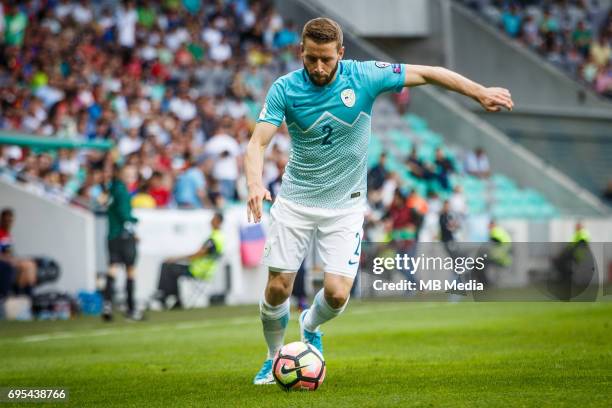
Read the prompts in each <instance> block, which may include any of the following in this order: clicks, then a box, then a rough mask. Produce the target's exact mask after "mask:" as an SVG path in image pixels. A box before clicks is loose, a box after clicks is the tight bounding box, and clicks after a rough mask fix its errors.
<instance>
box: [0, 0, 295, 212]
mask: <svg viewBox="0 0 612 408" xmlns="http://www.w3.org/2000/svg"><path fill="white" fill-rule="evenodd" d="M298 43H299V35H298V33H297V32H296V30H295V27H294V25H293V24H292V23H291V22H289V21H284V20H283V18H282V17H281V16H280V15H279V14H278V13H277V12H276V11H275V9H274V7H273V6H272V5H271V2H269V1H266V0H262V1H246V0H228V1H205V2H200V1H199V0H198V1H190V0H183V1H180V0H174V1H173V0H168V1H162V2H156V1H146V0H143V1H138V2H135V1H130V0H128V1H125V2H121V3H119V2H90V1H89V0H78V1H76V0H55V1H54V0H48V1H25V2H13V1H4V2H1V3H0V129H1V130H8V131H16V132H22V133H27V134H34V135H41V136H48V137H56V138H66V139H70V140H93V139H96V140H97V139H110V140H112V141H113V142H115V143H116V148H115V149H113V150H111V151H99V150H68V149H65V150H64V149H61V150H52V151H41V150H37V148H36V147H35V146H34V147H32V148H29V147H19V146H0V149H1V150H0V166H1V167H2V168H3V169H4V176H5V177H10V178H13V179H14V180H16V181H18V182H21V183H24V185H26V186H27V187H28V188H30V189H32V190H34V191H37V192H39V193H41V194H45V195H50V196H54V197H56V198H58V199H60V200H64V201H71V202H74V203H75V204H77V205H80V206H83V207H86V208H94V209H95V208H96V207H99V206H100V205H102V204H103V202H104V197H105V189H106V186H107V185H108V181H109V179H110V177H111V174H112V166H113V164H114V163H119V164H120V165H122V166H124V167H127V173H128V174H129V179H130V183H129V184H128V188H129V191H130V193H132V194H133V195H134V204H135V206H137V207H161V208H163V207H168V206H173V207H180V208H200V207H205V206H208V207H220V206H222V205H223V203H224V202H226V201H231V200H235V199H240V198H241V197H243V196H244V194H246V192H245V190H246V188H245V186H244V182H243V181H242V173H241V168H240V167H241V160H239V157H240V156H241V155H242V152H243V150H244V146H245V144H246V142H247V141H248V137H249V134H250V131H251V128H252V126H253V121H252V120H251V119H249V117H251V118H252V117H253V115H252V111H253V109H256V108H253V106H257V105H255V102H256V101H261V100H262V99H263V97H264V96H265V92H266V89H267V86H268V84H269V83H270V81H271V80H273V79H274V78H275V77H276V76H278V75H279V74H282V73H284V72H287V71H289V70H293V69H296V68H297V67H299V66H301V63H300V62H299V60H298V58H297V54H296V52H297V47H296V46H297V44H298ZM279 133H280V134H279V135H278V136H277V137H276V138H275V143H274V145H273V146H272V147H271V149H270V151H269V159H270V160H268V162H269V163H270V164H269V166H268V168H267V169H266V177H267V179H268V181H270V182H271V181H273V180H275V179H276V178H277V176H278V168H279V167H280V166H278V165H276V162H277V161H278V162H281V163H284V162H286V160H287V154H288V148H289V145H290V143H289V141H288V136H287V133H286V129H282V130H281V132H279ZM7 170H9V171H7Z"/></svg>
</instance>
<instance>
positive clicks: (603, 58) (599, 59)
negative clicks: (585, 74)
mask: <svg viewBox="0 0 612 408" xmlns="http://www.w3.org/2000/svg"><path fill="white" fill-rule="evenodd" d="M611 55H612V49H611V48H610V43H609V41H608V39H607V38H606V37H605V36H604V35H600V36H599V38H598V39H597V41H594V42H593V43H592V44H591V58H592V59H593V62H594V63H595V64H596V65H597V66H599V67H602V66H604V65H606V64H607V63H608V61H610V56H611Z"/></svg>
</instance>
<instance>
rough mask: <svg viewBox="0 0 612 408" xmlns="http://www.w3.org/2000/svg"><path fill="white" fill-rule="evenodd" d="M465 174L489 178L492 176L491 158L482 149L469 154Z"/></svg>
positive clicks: (478, 148)
mask: <svg viewBox="0 0 612 408" xmlns="http://www.w3.org/2000/svg"><path fill="white" fill-rule="evenodd" d="M465 172H466V173H468V174H469V175H471V176H474V177H478V178H488V177H489V176H490V175H491V168H490V166H489V158H488V157H487V154H486V153H485V151H484V149H483V148H482V147H477V148H476V149H474V151H473V152H469V153H468V155H467V157H466V159H465Z"/></svg>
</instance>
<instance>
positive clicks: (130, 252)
mask: <svg viewBox="0 0 612 408" xmlns="http://www.w3.org/2000/svg"><path fill="white" fill-rule="evenodd" d="M122 249H123V251H122V252H123V262H124V264H125V270H126V275H127V276H126V278H127V279H126V283H125V293H126V295H127V315H126V317H127V318H129V319H131V320H142V315H141V314H140V313H139V312H138V310H137V309H136V301H135V297H134V292H135V291H136V288H135V283H136V268H135V266H134V265H135V264H136V238H135V237H134V236H132V235H130V236H127V237H125V239H124V240H123V248H122Z"/></svg>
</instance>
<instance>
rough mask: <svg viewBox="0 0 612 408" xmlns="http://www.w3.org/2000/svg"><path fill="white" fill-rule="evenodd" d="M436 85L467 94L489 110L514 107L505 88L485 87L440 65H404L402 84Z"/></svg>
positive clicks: (494, 110) (497, 110)
mask: <svg viewBox="0 0 612 408" xmlns="http://www.w3.org/2000/svg"><path fill="white" fill-rule="evenodd" d="M426 84H431V85H438V86H441V87H443V88H446V89H449V90H451V91H455V92H458V93H460V94H463V95H465V96H469V97H470V98H472V99H474V100H475V101H476V102H478V103H479V104H481V105H482V107H483V108H484V109H486V110H487V111H489V112H499V111H500V110H501V109H502V108H506V109H508V110H509V111H511V110H512V108H513V107H514V102H512V96H511V95H510V91H508V90H507V89H505V88H496V87H493V88H487V87H484V86H482V85H480V84H478V83H476V82H474V81H472V80H470V79H468V78H466V77H464V76H462V75H459V74H458V73H456V72H453V71H451V70H448V69H446V68H442V67H430V66H426V65H406V78H405V81H404V86H419V85H426Z"/></svg>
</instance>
